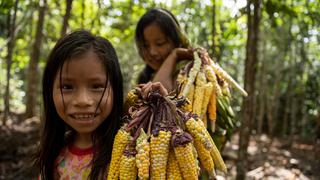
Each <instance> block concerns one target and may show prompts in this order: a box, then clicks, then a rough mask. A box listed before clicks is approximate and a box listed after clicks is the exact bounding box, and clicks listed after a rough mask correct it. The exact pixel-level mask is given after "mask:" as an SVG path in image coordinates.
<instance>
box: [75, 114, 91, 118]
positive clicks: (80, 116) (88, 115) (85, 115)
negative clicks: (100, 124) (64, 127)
mask: <svg viewBox="0 0 320 180" xmlns="http://www.w3.org/2000/svg"><path fill="white" fill-rule="evenodd" d="M92 117H93V115H92V114H83V115H75V118H76V119H86V118H92Z"/></svg>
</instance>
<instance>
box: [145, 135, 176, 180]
mask: <svg viewBox="0 0 320 180" xmlns="http://www.w3.org/2000/svg"><path fill="white" fill-rule="evenodd" d="M170 139H171V132H170V131H162V130H160V131H159V135H158V136H154V135H151V139H150V148H151V149H150V150H151V152H150V162H151V179H165V178H166V167H167V162H168V154H169V144H170Z"/></svg>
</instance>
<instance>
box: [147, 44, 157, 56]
mask: <svg viewBox="0 0 320 180" xmlns="http://www.w3.org/2000/svg"><path fill="white" fill-rule="evenodd" d="M149 54H150V56H156V55H157V54H158V51H157V49H156V48H155V47H154V46H151V47H150V48H149Z"/></svg>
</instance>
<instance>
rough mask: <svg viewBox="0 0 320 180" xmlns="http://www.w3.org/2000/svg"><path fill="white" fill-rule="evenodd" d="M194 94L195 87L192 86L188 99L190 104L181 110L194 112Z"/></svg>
mask: <svg viewBox="0 0 320 180" xmlns="http://www.w3.org/2000/svg"><path fill="white" fill-rule="evenodd" d="M193 94H194V85H193V84H192V85H191V86H190V91H189V93H188V95H187V99H188V101H189V104H186V105H184V106H183V107H182V108H181V109H182V110H184V111H189V112H191V111H192V104H193Z"/></svg>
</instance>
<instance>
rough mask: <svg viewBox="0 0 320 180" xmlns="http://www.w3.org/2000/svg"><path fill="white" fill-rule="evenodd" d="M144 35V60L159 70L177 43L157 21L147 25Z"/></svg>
mask: <svg viewBox="0 0 320 180" xmlns="http://www.w3.org/2000/svg"><path fill="white" fill-rule="evenodd" d="M143 36H144V41H145V47H144V50H143V51H142V56H143V60H144V61H145V62H146V63H147V64H148V65H149V66H150V67H151V68H152V69H154V70H158V69H159V68H160V66H161V65H162V63H163V62H164V60H165V59H166V58H167V57H168V55H169V54H170V52H171V51H172V50H173V49H174V48H175V45H174V43H173V42H172V40H171V39H170V38H169V37H167V36H166V35H165V34H164V33H163V32H162V30H161V29H160V27H159V26H158V25H157V24H156V23H152V24H150V25H149V26H147V27H146V28H145V29H144V31H143Z"/></svg>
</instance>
